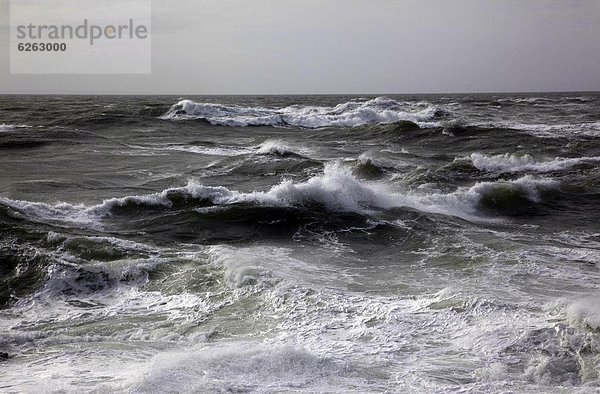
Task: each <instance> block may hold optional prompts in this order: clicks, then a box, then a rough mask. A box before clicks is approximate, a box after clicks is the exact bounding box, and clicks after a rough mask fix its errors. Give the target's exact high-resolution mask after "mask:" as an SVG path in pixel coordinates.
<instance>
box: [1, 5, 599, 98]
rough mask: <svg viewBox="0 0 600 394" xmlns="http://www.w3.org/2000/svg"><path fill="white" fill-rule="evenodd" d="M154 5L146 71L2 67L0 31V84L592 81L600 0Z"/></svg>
mask: <svg viewBox="0 0 600 394" xmlns="http://www.w3.org/2000/svg"><path fill="white" fill-rule="evenodd" d="M152 11H153V20H152V74H151V75H148V76H146V75H133V76H122V75H117V76H90V75H78V76H76V75H73V76H69V75H68V76H48V75H9V72H8V48H7V45H8V42H7V39H6V38H5V37H4V40H3V42H2V45H1V50H2V58H3V60H4V61H3V64H2V68H1V69H0V92H2V93H148V94H181V95H183V94H286V93H297V94H310V93H434V92H439V93H444V92H506V91H581V90H600V0H562V1H560V0H294V1H292V0H179V1H167V0H153V2H152ZM2 13H3V22H2V23H3V24H6V23H7V20H8V18H7V17H6V7H5V5H4V7H3V8H2ZM2 34H3V35H4V36H6V35H7V34H8V31H7V29H6V27H5V26H4V28H3V29H2Z"/></svg>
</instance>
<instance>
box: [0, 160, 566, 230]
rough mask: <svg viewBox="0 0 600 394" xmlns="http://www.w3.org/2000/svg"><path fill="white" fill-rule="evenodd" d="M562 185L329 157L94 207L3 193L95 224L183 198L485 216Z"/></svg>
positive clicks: (40, 214) (35, 212) (41, 215)
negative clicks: (462, 180)
mask: <svg viewBox="0 0 600 394" xmlns="http://www.w3.org/2000/svg"><path fill="white" fill-rule="evenodd" d="M558 186H559V183H558V182H557V181H554V180H551V179H545V178H541V179H538V178H534V177H532V176H530V175H527V176H524V177H521V178H519V179H516V180H512V181H497V182H481V183H477V184H475V185H474V186H472V187H470V188H459V189H458V190H456V191H454V192H452V193H449V194H442V193H432V194H431V193H430V194H427V193H426V192H418V191H417V192H413V191H394V190H392V189H391V188H390V186H389V185H386V184H385V183H377V182H364V181H361V180H359V179H358V178H356V177H355V176H354V175H353V174H352V172H351V169H350V168H347V167H344V166H342V165H341V164H340V163H330V164H327V165H326V166H325V169H324V172H323V174H322V175H317V176H313V177H312V178H310V179H308V180H306V181H305V182H296V183H295V182H293V181H292V180H284V181H282V182H281V183H279V184H277V185H275V186H273V187H271V188H270V189H269V190H267V191H254V192H250V193H242V192H238V191H234V190H229V189H228V188H226V187H222V186H216V187H215V186H204V185H201V184H199V183H197V182H195V181H189V182H188V184H187V185H186V186H183V187H176V188H170V189H166V190H163V191H161V192H158V193H153V194H147V195H141V196H127V197H121V198H111V199H108V200H104V201H103V202H102V203H101V204H98V205H95V206H91V207H89V206H88V207H86V206H84V205H70V204H66V203H61V204H57V205H54V206H52V205H49V204H44V203H32V202H28V201H15V200H10V199H7V198H4V197H0V203H2V204H3V205H5V206H8V207H9V208H12V209H13V210H15V211H16V212H15V214H16V215H26V216H28V217H30V218H33V219H34V220H42V221H50V222H56V221H66V222H70V223H76V224H87V225H90V224H91V225H95V226H98V225H100V224H99V223H100V222H99V221H98V220H99V219H102V218H105V217H109V216H112V215H113V214H114V210H115V209H116V208H122V207H135V206H144V207H156V208H166V209H168V208H171V207H173V206H174V205H175V204H176V203H182V202H183V203H185V202H189V203H192V204H193V203H200V202H204V203H208V204H211V205H230V204H239V203H251V204H258V205H264V206H279V207H290V206H303V207H311V206H313V205H315V204H316V205H320V206H323V207H324V208H325V209H327V210H330V211H339V212H357V213H363V214H372V213H374V212H376V211H379V210H387V209H391V208H402V207H408V208H412V209H416V210H419V211H422V212H428V213H437V214H443V215H450V216H456V217H460V218H463V219H466V220H471V221H480V220H491V219H489V218H487V219H486V218H485V217H482V215H481V213H480V212H479V211H478V209H479V204H480V202H481V201H482V199H484V198H485V197H487V196H489V195H490V194H493V193H496V192H497V191H506V190H509V191H510V192H512V193H517V194H518V195H520V196H522V197H523V198H526V199H528V200H530V201H531V202H534V203H537V202H540V201H541V195H540V193H541V192H542V191H545V190H549V189H554V188H556V187H558Z"/></svg>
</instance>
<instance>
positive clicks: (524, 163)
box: [471, 153, 600, 172]
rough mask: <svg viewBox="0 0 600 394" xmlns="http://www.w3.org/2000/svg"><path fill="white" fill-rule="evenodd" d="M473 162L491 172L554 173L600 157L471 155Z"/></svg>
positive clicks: (483, 169)
mask: <svg viewBox="0 0 600 394" xmlns="http://www.w3.org/2000/svg"><path fill="white" fill-rule="evenodd" d="M471 162H472V163H473V165H474V166H475V167H477V169H479V170H481V171H489V172H520V171H535V172H552V171H561V170H565V169H567V168H571V167H575V166H578V165H582V164H589V163H597V162H600V157H579V158H562V157H557V158H555V159H553V160H547V161H537V160H536V159H534V158H533V157H532V156H530V155H523V156H519V155H515V154H509V153H505V154H503V155H496V156H486V155H482V154H479V153H472V154H471Z"/></svg>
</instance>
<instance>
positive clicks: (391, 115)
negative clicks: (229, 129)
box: [161, 97, 448, 129]
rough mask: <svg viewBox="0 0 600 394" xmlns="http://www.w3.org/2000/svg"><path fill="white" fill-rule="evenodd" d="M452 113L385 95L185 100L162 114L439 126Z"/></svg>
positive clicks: (277, 122) (221, 120)
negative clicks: (284, 103)
mask: <svg viewBox="0 0 600 394" xmlns="http://www.w3.org/2000/svg"><path fill="white" fill-rule="evenodd" d="M446 116H448V113H447V112H445V111H444V110H441V109H439V108H437V107H435V106H433V105H430V104H427V103H416V104H415V103H402V102H398V101H395V100H392V99H389V98H385V97H377V98H375V99H372V100H368V101H362V102H360V101H350V102H346V103H343V104H339V105H336V106H335V107H324V106H307V105H290V106H288V107H284V108H265V107H243V106H239V105H224V104H215V103H196V102H193V101H190V100H182V101H179V102H178V103H177V104H175V105H173V106H172V107H171V109H169V111H168V112H167V113H166V114H164V115H163V116H162V117H161V118H162V119H166V120H186V119H202V120H205V121H207V122H209V123H210V124H212V125H219V126H242V127H243V126H296V127H303V128H310V129H316V128H322V127H355V126H361V125H367V124H389V123H396V122H402V121H411V122H414V123H416V124H418V125H419V126H422V127H436V126H437V125H438V124H439V123H438V121H439V119H440V118H443V117H446Z"/></svg>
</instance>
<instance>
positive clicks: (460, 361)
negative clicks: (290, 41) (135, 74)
mask: <svg viewBox="0 0 600 394" xmlns="http://www.w3.org/2000/svg"><path fill="white" fill-rule="evenodd" d="M599 264H600V95H598V94H592V93H572V94H548V95H544V94H530V95H456V96H387V97H351V96H287V97H284V96H267V97H258V96H239V97H235V96H231V97H223V96H221V97H181V98H178V97H167V96H156V97H149V96H145V97H133V96H120V97H116V96H115V97H111V96H0V391H2V392H45V391H50V392H52V391H61V392H64V391H66V392H86V391H96V392H115V391H117V392H191V391H196V392H227V391H231V392H289V391H292V392H340V393H348V392H356V393H366V392H385V391H387V392H407V393H408V392H411V393H445V392H446V393H450V392H462V393H500V392H514V393H540V392H544V393H592V392H597V391H598V390H600V265H599Z"/></svg>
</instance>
